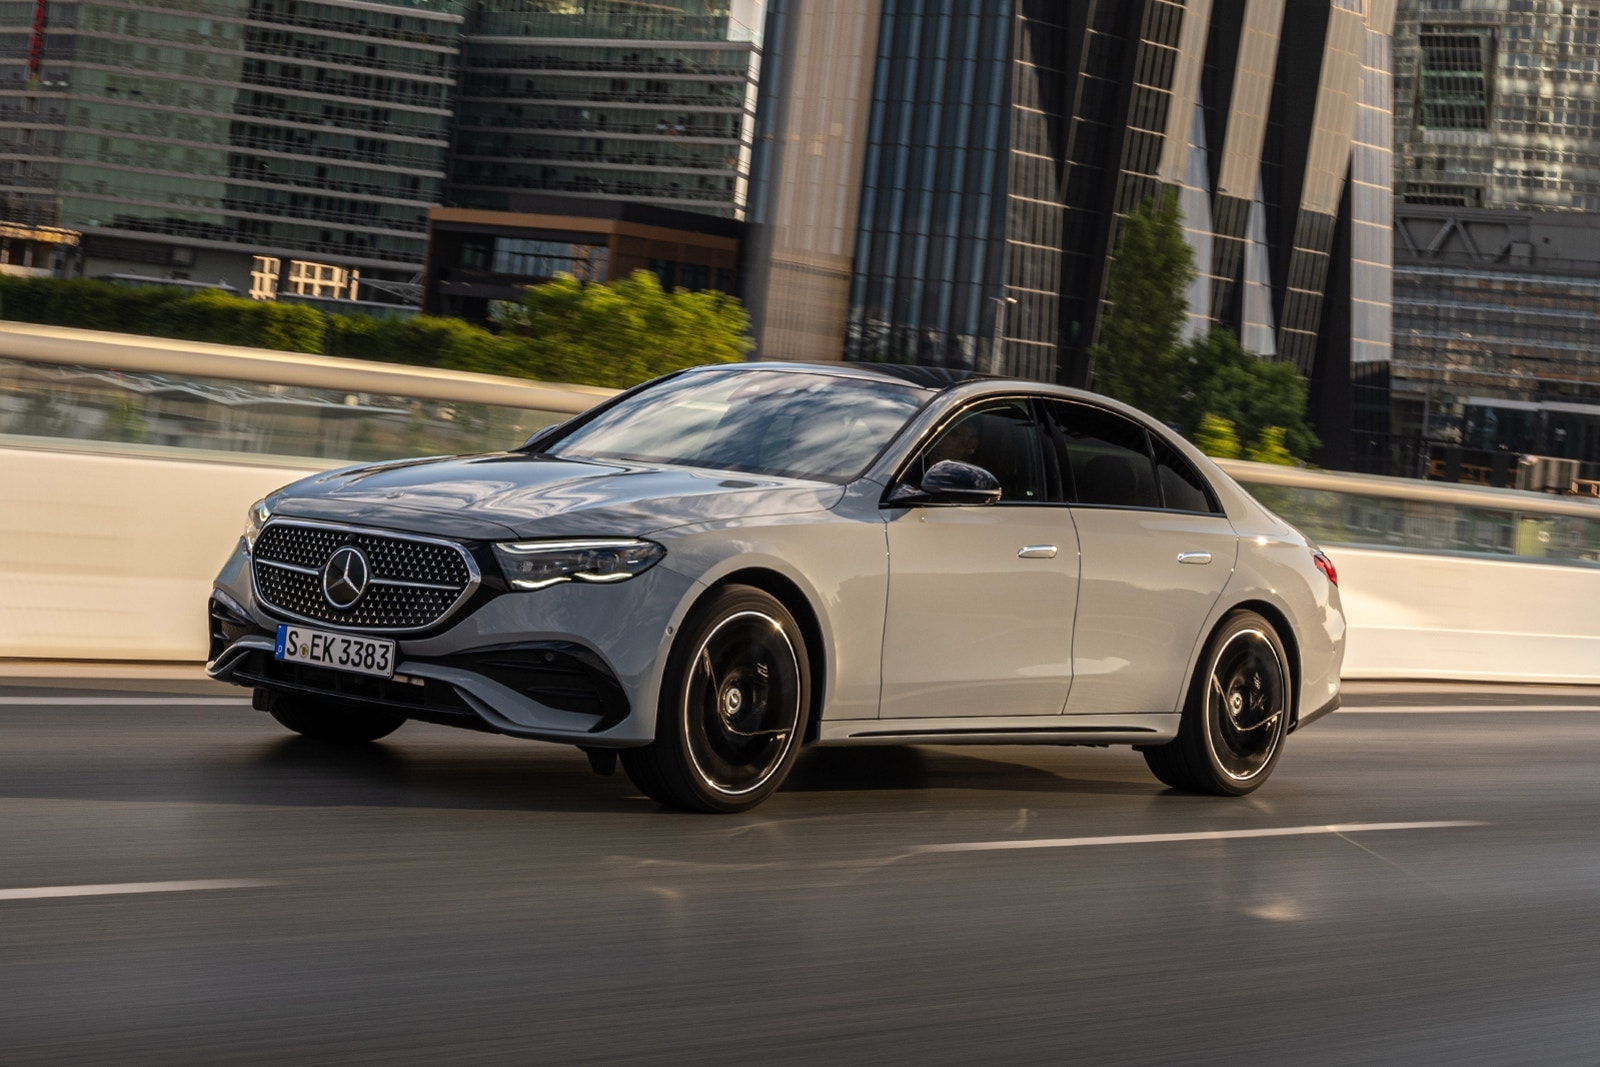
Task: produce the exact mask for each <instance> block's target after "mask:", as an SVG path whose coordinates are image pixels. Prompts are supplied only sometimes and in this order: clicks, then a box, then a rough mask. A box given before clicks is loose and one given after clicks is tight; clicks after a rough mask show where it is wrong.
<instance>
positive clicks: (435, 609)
mask: <svg viewBox="0 0 1600 1067" xmlns="http://www.w3.org/2000/svg"><path fill="white" fill-rule="evenodd" d="M344 545H354V546H356V547H357V548H359V549H361V551H362V553H363V554H364V555H365V556H366V557H367V561H368V562H369V563H370V564H371V567H372V574H371V580H370V581H369V583H368V585H367V588H366V591H365V592H364V593H363V594H362V595H361V598H360V599H359V600H357V601H356V602H355V603H354V604H352V605H351V606H350V607H349V608H347V609H344V610H340V609H339V608H336V607H334V606H333V605H332V604H330V603H329V602H328V600H327V598H326V597H325V596H323V592H322V570H323V568H324V567H325V566H327V563H328V558H329V557H330V556H332V555H333V553H334V552H335V550H337V549H339V548H340V547H342V546H344ZM251 566H252V572H253V573H254V575H255V583H256V595H257V597H259V598H260V600H261V602H262V603H263V604H265V605H266V606H267V607H269V608H273V609H275V610H276V611H279V612H281V613H283V614H285V615H288V616H291V617H293V618H299V619H308V620H311V621H314V622H326V623H332V624H334V625H337V626H341V627H348V628H350V629H355V630H379V631H390V632H405V631H413V630H425V629H427V628H428V627H430V626H435V625H437V624H439V623H441V622H443V621H444V620H445V619H446V618H447V617H448V616H449V615H450V613H451V612H453V611H454V610H455V609H456V608H457V607H459V606H460V605H461V604H462V603H463V602H464V601H465V600H466V599H467V597H468V596H469V595H470V594H471V592H472V590H473V589H474V588H475V587H476V586H477V584H478V571H477V567H476V566H475V565H474V564H473V562H472V557H471V556H469V555H468V554H467V551H466V550H465V549H464V548H462V547H461V546H460V545H456V544H452V543H450V542H447V541H434V540H428V539H422V538H416V537H408V536H406V535H404V534H386V533H379V532H376V531H373V530H361V529H356V528H346V527H340V526H325V525H321V524H316V525H312V524H304V523H296V522H277V521H274V522H270V523H268V524H267V527H266V529H264V530H262V531H261V534H260V536H259V537H257V538H256V543H255V548H254V550H253V560H252V564H251Z"/></svg>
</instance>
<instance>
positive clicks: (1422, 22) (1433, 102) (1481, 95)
mask: <svg viewBox="0 0 1600 1067" xmlns="http://www.w3.org/2000/svg"><path fill="white" fill-rule="evenodd" d="M1395 147H1396V150H1397V153H1398V158H1397V160H1396V173H1395V193H1396V196H1397V197H1398V199H1400V200H1401V201H1403V202H1405V203H1409V204H1436V205H1440V206H1446V207H1458V208H1460V207H1487V208H1502V209H1511V210H1516V209H1522V208H1533V209H1540V210H1556V211H1594V212H1600V151H1597V149H1600V5H1596V4H1587V3H1557V2H1551V0H1450V2H1448V3H1444V2H1441V0H1401V4H1400V17H1399V20H1398V22H1397V24H1396V28H1395Z"/></svg>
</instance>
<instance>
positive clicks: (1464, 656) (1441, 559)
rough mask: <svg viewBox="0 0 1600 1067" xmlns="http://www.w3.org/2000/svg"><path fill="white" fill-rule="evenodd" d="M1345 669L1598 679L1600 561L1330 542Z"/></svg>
mask: <svg viewBox="0 0 1600 1067" xmlns="http://www.w3.org/2000/svg"><path fill="white" fill-rule="evenodd" d="M1327 551H1328V553H1329V555H1330V556H1332V558H1333V561H1334V564H1335V566H1337V567H1338V569H1339V590H1340V592H1341V593H1342V594H1343V599H1344V611H1345V619H1346V620H1347V622H1348V623H1349V627H1350V628H1349V637H1348V639H1347V644H1346V651H1345V661H1344V676H1345V677H1346V678H1372V679H1375V678H1396V679H1416V680H1424V679H1447V680H1456V681H1479V682H1550V683H1584V684H1595V683H1597V682H1600V570H1594V569H1589V568H1580V567H1569V566H1560V565H1557V564H1546V563H1530V562H1526V561H1520V560H1497V559H1466V558H1460V557H1453V556H1430V555H1422V554H1418V553H1412V552H1385V551H1381V550H1376V549H1365V548H1342V547H1338V546H1330V547H1329V548H1328V550H1327Z"/></svg>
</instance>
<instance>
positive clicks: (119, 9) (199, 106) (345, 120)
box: [0, 0, 462, 301]
mask: <svg viewBox="0 0 1600 1067" xmlns="http://www.w3.org/2000/svg"><path fill="white" fill-rule="evenodd" d="M461 24H462V16H461V11H460V6H459V5H458V4H457V3H455V2H454V0H376V2H367V0H363V2H360V3H355V2H347V0H327V2H317V0H295V2H292V3H291V2H288V0H187V2H184V3H181V4H180V3H161V2H157V3H151V4H148V5H136V6H135V5H125V4H118V3H96V2H88V3H51V2H49V0H33V2H17V3H9V4H5V5H0V217H3V219H4V220H5V221H7V222H13V223H21V224H28V225H46V226H53V227H63V228H67V229H70V230H74V231H78V232H80V233H81V234H82V242H81V245H80V246H79V247H78V249H77V250H76V253H75V256H76V258H75V261H74V262H73V264H72V265H71V266H72V272H73V273H83V274H88V275H91V276H119V277H124V278H132V279H141V280H142V279H150V280H164V281H169V282H184V281H193V282H196V283H203V284H207V285H214V284H219V283H220V284H222V285H223V286H225V287H227V288H232V289H236V290H238V291H240V292H243V291H245V290H247V289H251V288H259V287H260V286H261V285H262V284H265V281H264V280H265V279H271V280H272V281H273V282H280V281H281V282H282V283H284V284H285V286H287V285H288V283H289V282H290V279H293V278H304V277H315V278H322V277H331V275H330V274H329V273H328V272H329V270H332V271H337V272H343V274H342V275H341V277H342V278H345V279H346V280H345V281H344V282H342V288H343V289H345V290H348V282H349V280H353V279H350V277H349V276H350V275H351V274H352V272H359V273H361V274H364V275H365V277H366V281H367V283H368V285H367V291H368V293H369V295H372V296H380V295H382V294H385V293H388V294H390V299H395V300H400V301H414V300H415V297H416V295H417V292H416V287H415V285H414V284H413V283H414V282H415V280H416V275H417V273H418V271H419V270H420V268H421V266H422V261H423V252H424V244H425V241H426V212H427V208H428V206H429V205H430V204H436V203H438V202H439V201H440V199H441V197H442V195H443V191H444V177H445V162H446V157H447V154H448V150H449V129H450V121H451V115H452V108H453V97H454V87H455V77H456V62H457V55H458V51H459V47H460V30H461ZM257 257H262V258H263V259H264V260H266V261H269V262H268V263H258V262H257ZM295 263H303V264H311V265H312V269H307V268H299V269H297V268H295V267H294V264H295ZM323 268H327V269H323ZM253 273H254V274H255V275H256V277H255V278H252V274H253ZM396 286H398V287H399V288H398V290H397V289H396V288H395V287H396Z"/></svg>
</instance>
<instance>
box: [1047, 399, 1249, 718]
mask: <svg viewBox="0 0 1600 1067" xmlns="http://www.w3.org/2000/svg"><path fill="white" fill-rule="evenodd" d="M1045 409H1046V426H1045V429H1046V432H1047V435H1048V438H1049V440H1050V443H1051V446H1052V448H1053V450H1054V453H1055V455H1056V456H1057V457H1058V458H1059V462H1060V467H1061V473H1062V492H1063V494H1064V495H1065V497H1066V499H1067V500H1068V501H1070V502H1071V511H1072V516H1073V519H1074V521H1075V524H1076V527H1077V531H1078V543H1079V546H1080V549H1081V564H1080V565H1081V567H1082V580H1081V582H1080V584H1079V592H1078V618H1077V625H1076V626H1075V628H1074V631H1073V645H1072V671H1073V685H1072V694H1071V697H1070V698H1069V699H1068V702H1067V708H1066V710H1067V712H1068V714H1072V713H1081V714H1106V713H1115V712H1136V713H1137V712H1170V711H1173V710H1175V709H1177V708H1178V707H1179V706H1180V704H1181V701H1182V690H1183V686H1184V683H1185V681H1186V677H1187V670H1188V665H1189V660H1190V657H1191V655H1192V654H1193V652H1194V649H1195V646H1196V644H1197V642H1198V641H1199V640H1200V639H1201V638H1202V636H1203V635H1202V633H1201V629H1202V627H1203V626H1204V625H1205V622H1206V619H1207V617H1208V616H1209V615H1210V613H1211V610H1212V608H1213V607H1214V606H1215V604H1216V602H1217V598H1218V597H1219V596H1220V595H1221V593H1222V588H1223V586H1224V585H1226V584H1227V581H1228V578H1229V576H1230V575H1231V574H1232V573H1233V566H1234V562H1235V559H1236V558H1237V554H1238V536H1237V535H1236V534H1235V533H1234V530H1233V526H1232V524H1231V523H1229V522H1228V519H1227V517H1226V516H1225V515H1223V514H1222V511H1221V508H1220V507H1219V506H1218V505H1217V503H1216V500H1215V497H1214V496H1213V495H1212V493H1211V491H1210V488H1209V487H1208V486H1207V485H1206V484H1205V481H1204V479H1202V478H1201V476H1200V475H1199V473H1198V472H1197V471H1195V470H1194V468H1193V466H1192V465H1191V464H1189V462H1188V461H1187V460H1185V459H1184V458H1183V457H1182V456H1181V455H1180V454H1179V453H1178V452H1177V450H1176V449H1174V448H1173V447H1172V446H1171V445H1170V444H1168V443H1167V442H1165V441H1164V440H1162V439H1161V437H1160V436H1159V435H1156V434H1152V433H1150V432H1148V431H1147V430H1146V429H1145V428H1144V427H1143V426H1141V425H1140V424H1138V423H1136V422H1134V421H1133V420H1132V419H1129V418H1127V417H1126V416H1124V415H1122V414H1120V413H1118V412H1115V411H1111V410H1109V409H1106V408H1101V407H1099V406H1097V405H1094V404H1090V403H1082V402H1076V401H1048V402H1046V404H1045Z"/></svg>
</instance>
